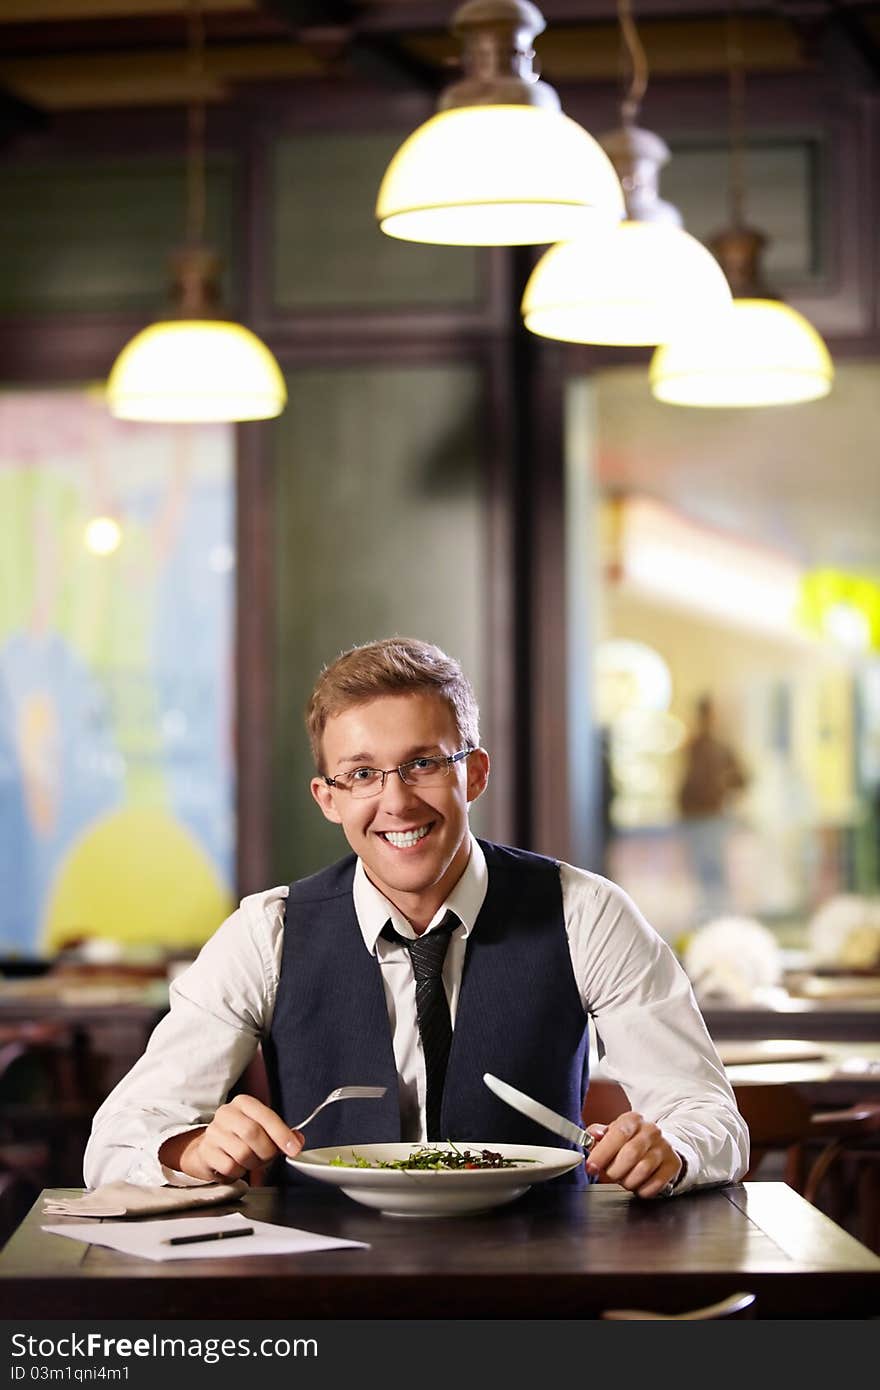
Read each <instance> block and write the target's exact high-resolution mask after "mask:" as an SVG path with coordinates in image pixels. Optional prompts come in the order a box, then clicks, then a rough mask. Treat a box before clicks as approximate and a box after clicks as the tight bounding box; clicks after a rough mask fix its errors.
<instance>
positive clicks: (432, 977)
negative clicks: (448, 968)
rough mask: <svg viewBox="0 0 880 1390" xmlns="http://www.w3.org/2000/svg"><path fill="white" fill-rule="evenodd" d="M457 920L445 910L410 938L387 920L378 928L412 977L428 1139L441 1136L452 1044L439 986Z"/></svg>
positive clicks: (446, 1009)
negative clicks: (402, 950) (400, 951)
mask: <svg viewBox="0 0 880 1390" xmlns="http://www.w3.org/2000/svg"><path fill="white" fill-rule="evenodd" d="M458 924H459V922H458V918H457V917H456V915H455V913H454V912H451V911H450V912H447V914H446V916H445V917H444V918H443V921H442V922H440V923H439V925H438V926H436V927H434V929H433V930H432V931H428V932H423V933H422V935H421V936H417V937H416V938H415V940H414V941H410V939H409V937H406V936H401V935H400V933H399V932H396V931H395V930H394V928H393V927H392V925H391V923H390V922H388V923H386V925H385V926H384V927H383V928H382V935H383V936H384V938H385V940H386V941H396V942H398V944H399V945H401V946H405V947H406V949H407V950H408V951H409V954H410V959H411V960H412V967H413V973H414V975H415V977H416V1017H417V1019H418V1024H419V1037H420V1038H421V1040H422V1051H423V1053H424V1057H425V1082H426V1087H425V1090H426V1094H425V1118H426V1125H427V1133H428V1138H429V1139H441V1138H442V1137H443V1136H442V1135H441V1133H440V1107H441V1104H442V1102H443V1083H444V1081H445V1079H446V1063H447V1062H448V1060H449V1048H450V1046H451V1044H452V1020H451V1018H450V1015H449V1002H448V1000H447V998H446V990H445V989H444V987H443V962H444V960H445V959H446V950H447V947H448V946H449V939H450V936H451V935H452V933H453V932H454V931H455V928H456V927H457V926H458Z"/></svg>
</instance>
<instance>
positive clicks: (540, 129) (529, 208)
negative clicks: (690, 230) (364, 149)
mask: <svg viewBox="0 0 880 1390" xmlns="http://www.w3.org/2000/svg"><path fill="white" fill-rule="evenodd" d="M623 215H624V204H623V193H622V190H621V187H620V181H619V180H618V177H617V175H616V173H615V172H614V166H613V165H612V163H611V161H610V159H609V158H608V156H607V155H606V153H605V151H604V150H603V149H602V147H601V145H600V144H599V143H598V141H596V140H594V139H593V137H592V136H591V135H588V134H587V132H586V131H585V130H584V129H583V127H582V126H579V125H578V124H577V122H576V121H573V120H571V119H570V118H569V117H568V116H564V115H562V113H561V112H558V111H548V110H545V109H542V108H540V107H534V106H465V107H455V108H453V109H451V110H449V111H441V112H438V114H437V115H435V116H432V117H431V118H430V120H428V121H426V122H425V123H424V125H421V126H419V128H418V129H417V130H415V131H413V133H412V135H410V136H409V137H408V138H407V139H406V140H405V141H404V143H403V144H402V145H401V146H400V149H399V150H398V151H397V153H396V154H395V155H394V157H393V158H392V160H391V163H390V164H389V165H388V168H387V170H386V172H385V177H384V178H383V180H382V183H381V186H380V188H379V195H378V198H377V202H376V218H377V220H378V222H379V226H380V227H381V229H382V231H383V232H386V233H387V235H388V236H392V237H397V238H399V239H400V240H402V241H421V242H431V243H434V244H438V245H445V246H524V245H534V244H542V243H545V242H554V241H563V240H569V239H571V238H572V237H575V236H578V235H579V234H580V233H581V232H583V231H584V230H585V229H587V228H589V227H590V226H591V225H595V223H596V222H597V221H599V222H601V221H605V222H606V223H609V224H613V223H614V222H615V221H617V220H619V219H620V218H621V217H622V216H623Z"/></svg>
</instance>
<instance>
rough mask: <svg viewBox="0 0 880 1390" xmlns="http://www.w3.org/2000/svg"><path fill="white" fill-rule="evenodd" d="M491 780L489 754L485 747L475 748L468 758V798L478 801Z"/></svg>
mask: <svg viewBox="0 0 880 1390" xmlns="http://www.w3.org/2000/svg"><path fill="white" fill-rule="evenodd" d="M488 781H489V754H488V753H487V752H486V750H485V748H475V749H474V751H473V753H471V754H470V756H469V758H468V760H467V799H468V801H476V799H477V797H478V796H482V795H483V792H484V791H485V790H486V783H487V782H488Z"/></svg>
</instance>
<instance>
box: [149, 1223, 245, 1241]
mask: <svg viewBox="0 0 880 1390" xmlns="http://www.w3.org/2000/svg"><path fill="white" fill-rule="evenodd" d="M253 1233H254V1228H253V1226H236V1228H235V1230H234V1231H209V1232H208V1234H207V1235H206V1236H172V1237H171V1238H170V1240H165V1241H163V1242H162V1244H163V1245H198V1244H200V1243H201V1241H203V1240H235V1238H236V1236H252V1235H253Z"/></svg>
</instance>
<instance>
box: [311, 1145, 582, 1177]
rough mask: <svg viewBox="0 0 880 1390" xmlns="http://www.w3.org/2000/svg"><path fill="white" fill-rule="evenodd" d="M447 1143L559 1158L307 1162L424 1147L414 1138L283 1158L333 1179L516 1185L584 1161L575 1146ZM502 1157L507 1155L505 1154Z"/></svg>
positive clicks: (327, 1147)
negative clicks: (469, 1163) (469, 1164)
mask: <svg viewBox="0 0 880 1390" xmlns="http://www.w3.org/2000/svg"><path fill="white" fill-rule="evenodd" d="M448 1142H454V1143H456V1144H458V1145H460V1146H461V1147H462V1148H478V1147H479V1148H487V1149H488V1148H494V1149H495V1150H496V1151H497V1152H500V1153H502V1154H503V1151H504V1150H505V1149H507V1150H510V1149H517V1150H519V1151H525V1153H524V1156H526V1157H528V1156H529V1151H530V1150H531V1151H532V1152H534V1151H535V1150H537V1151H538V1152H540V1153H545V1154H555V1155H558V1157H557V1158H556V1160H555V1161H554V1160H552V1159H547V1160H545V1161H543V1162H539V1163H537V1164H535V1165H534V1167H533V1166H532V1165H531V1164H529V1165H523V1167H522V1168H448V1169H442V1168H441V1169H436V1168H427V1169H418V1168H410V1169H406V1168H356V1167H351V1168H349V1167H348V1166H346V1165H344V1164H332V1163H331V1162H330V1161H329V1159H324V1160H319V1161H310V1156H311V1155H316V1154H330V1153H340V1152H344V1151H345V1150H346V1149H347V1150H349V1151H353V1150H357V1151H361V1150H370V1149H377V1148H382V1149H387V1148H398V1149H403V1150H407V1149H408V1150H410V1151H412V1150H413V1149H418V1148H424V1147H425V1144H424V1143H422V1142H419V1141H415V1140H413V1141H412V1142H407V1141H406V1140H393V1139H389V1140H377V1141H374V1142H370V1143H364V1144H357V1143H355V1144H323V1145H321V1146H320V1147H318V1148H314V1149H301V1150H300V1152H299V1153H298V1154H295V1155H286V1160H285V1161H286V1162H287V1163H289V1164H290V1165H291V1167H292V1168H295V1169H296V1170H297V1171H298V1172H303V1173H306V1174H310V1175H314V1174H318V1173H328V1174H329V1173H332V1174H333V1176H334V1178H335V1177H336V1176H337V1175H338V1176H339V1177H343V1178H344V1179H345V1180H346V1181H351V1180H352V1179H354V1180H355V1181H361V1182H362V1181H365V1180H370V1179H373V1180H378V1181H380V1182H387V1181H388V1180H389V1179H398V1178H401V1177H403V1178H412V1177H416V1178H419V1179H421V1180H425V1179H436V1180H440V1181H442V1182H448V1181H449V1180H450V1179H458V1180H459V1181H461V1180H462V1179H466V1180H467V1181H468V1182H471V1183H473V1182H474V1180H475V1179H480V1178H483V1179H485V1178H487V1177H491V1178H493V1179H494V1180H495V1181H496V1182H497V1181H498V1180H499V1179H504V1178H509V1179H510V1180H511V1181H512V1182H514V1183H515V1184H516V1185H517V1186H518V1185H519V1184H520V1183H521V1182H522V1180H523V1179H527V1180H528V1185H529V1186H532V1185H533V1184H534V1182H535V1181H536V1180H537V1179H538V1178H539V1177H545V1176H548V1174H547V1169H549V1168H553V1169H557V1171H555V1172H554V1173H553V1174H552V1176H553V1177H561V1176H562V1174H563V1173H566V1172H570V1171H571V1170H572V1169H574V1168H576V1167H577V1165H578V1164H579V1163H582V1162H583V1160H584V1155H583V1153H582V1152H580V1151H579V1150H578V1149H565V1148H559V1147H555V1146H551V1145H549V1144H515V1143H508V1142H507V1141H501V1140H493V1141H484V1140H477V1139H467V1140H464V1139H461V1140H454V1141H446V1140H440V1141H438V1144H437V1146H438V1147H442V1146H443V1145H445V1144H447V1143H448ZM504 1156H505V1157H506V1156H508V1155H504Z"/></svg>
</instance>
